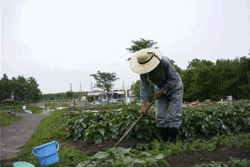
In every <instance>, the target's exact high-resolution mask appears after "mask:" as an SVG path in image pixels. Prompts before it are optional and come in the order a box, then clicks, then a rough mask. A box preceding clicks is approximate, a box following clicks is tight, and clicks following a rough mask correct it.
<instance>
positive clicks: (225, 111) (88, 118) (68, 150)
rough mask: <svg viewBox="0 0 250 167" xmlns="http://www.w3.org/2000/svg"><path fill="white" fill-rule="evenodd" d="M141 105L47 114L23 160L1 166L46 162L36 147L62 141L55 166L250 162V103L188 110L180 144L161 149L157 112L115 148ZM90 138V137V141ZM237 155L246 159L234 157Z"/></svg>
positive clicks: (67, 110) (25, 148)
mask: <svg viewBox="0 0 250 167" xmlns="http://www.w3.org/2000/svg"><path fill="white" fill-rule="evenodd" d="M139 108H140V107H139V106H133V105H129V106H128V107H124V108H123V109H122V111H112V110H101V111H99V112H98V113H92V112H83V113H81V114H79V115H78V114H75V113H72V112H69V109H64V110H55V111H54V112H52V113H51V115H49V116H48V117H46V118H44V119H43V120H42V121H41V123H40V125H39V126H38V128H37V130H36V132H35V133H34V134H33V136H32V138H31V139H30V140H29V142H28V143H27V144H26V145H25V146H23V147H21V153H20V155H19V156H18V157H17V158H12V159H7V160H4V161H2V162H0V163H1V164H8V163H9V164H11V162H14V161H17V160H25V161H27V162H30V163H32V164H34V165H35V166H40V164H39V162H38V160H37V157H35V156H34V155H33V154H32V153H31V151H32V148H34V147H35V146H38V145H42V144H44V143H47V142H50V141H57V142H58V143H59V144H60V150H59V158H60V161H59V162H58V163H56V164H54V165H51V166H78V167H81V166H84V164H86V165H85V166H91V165H92V166H95V165H96V166H98V165H101V166H105V165H106V166H112V165H113V166H168V165H167V164H169V166H171V167H172V166H173V167H175V166H178V167H179V166H195V165H201V164H203V163H210V162H211V161H216V162H218V163H219V162H221V163H225V164H228V163H242V164H243V163H245V164H246V163H247V162H245V161H243V160H244V159H246V160H248V161H249V160H250V159H249V157H250V149H249V148H250V129H249V123H250V122H249V116H250V107H249V103H247V102H245V103H237V104H235V105H233V106H216V107H210V108H209V107H206V108H186V109H184V110H183V116H182V126H181V128H180V133H179V135H178V142H177V144H176V145H175V146H173V145H171V146H168V145H166V146H165V147H164V148H162V147H161V145H160V143H159V142H158V141H157V140H156V139H157V138H158V137H159V132H158V131H157V129H156V128H155V123H156V122H155V119H154V116H155V110H154V109H150V110H149V113H148V115H147V116H146V117H143V119H142V120H141V121H140V122H139V123H138V124H137V125H136V126H135V128H134V130H133V131H131V133H130V134H129V135H128V137H129V138H128V139H124V140H123V141H122V142H121V144H120V145H119V147H118V148H116V149H107V148H112V147H113V146H114V145H115V143H116V142H117V141H118V140H119V139H120V137H121V136H122V135H123V134H124V133H125V132H126V130H127V129H128V128H129V127H130V126H131V124H133V122H134V121H135V120H136V119H137V118H138V117H139ZM85 140H86V141H85ZM230 157H232V158H237V159H239V160H242V161H236V160H234V159H233V160H232V159H230Z"/></svg>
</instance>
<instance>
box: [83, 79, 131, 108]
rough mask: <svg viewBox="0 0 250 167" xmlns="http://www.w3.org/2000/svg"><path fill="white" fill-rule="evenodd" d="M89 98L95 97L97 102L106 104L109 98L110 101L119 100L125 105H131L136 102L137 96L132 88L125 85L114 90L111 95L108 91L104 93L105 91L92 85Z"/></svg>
mask: <svg viewBox="0 0 250 167" xmlns="http://www.w3.org/2000/svg"><path fill="white" fill-rule="evenodd" d="M87 96H94V99H95V100H99V101H104V102H106V101H107V100H108V97H109V101H113V100H114V99H115V100H118V101H123V102H124V103H126V104H127V103H130V102H132V101H134V99H135V96H134V95H133V92H132V91H131V89H130V88H125V87H124V83H123V87H122V88H113V89H111V90H110V92H109V93H107V91H103V89H100V88H97V87H93V86H92V83H91V90H90V92H89V93H88V94H87Z"/></svg>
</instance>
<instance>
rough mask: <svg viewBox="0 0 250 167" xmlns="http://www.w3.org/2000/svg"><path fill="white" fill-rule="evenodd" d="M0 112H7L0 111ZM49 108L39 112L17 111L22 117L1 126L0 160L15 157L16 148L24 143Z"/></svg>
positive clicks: (16, 153) (47, 113)
mask: <svg viewBox="0 0 250 167" xmlns="http://www.w3.org/2000/svg"><path fill="white" fill-rule="evenodd" d="M0 111H1V112H7V111H2V110H0ZM49 111H50V109H49V108H48V109H46V110H44V111H43V112H42V113H41V114H27V113H18V115H20V116H21V117H22V118H23V119H21V120H20V121H18V122H15V123H14V124H12V125H9V126H6V127H0V128H1V141H0V148H1V157H0V161H1V160H3V159H6V158H12V157H16V156H17V155H18V152H19V151H20V150H19V149H18V148H19V147H21V146H23V145H24V144H26V143H27V142H28V141H29V139H30V138H31V136H32V134H33V133H34V132H35V131H36V128H37V126H38V125H39V123H40V121H41V120H42V119H43V118H44V117H46V116H48V115H49Z"/></svg>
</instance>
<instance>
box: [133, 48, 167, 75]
mask: <svg viewBox="0 0 250 167" xmlns="http://www.w3.org/2000/svg"><path fill="white" fill-rule="evenodd" d="M161 58H162V54H161V52H160V51H159V50H157V49H152V48H149V49H141V50H140V51H138V52H136V53H135V54H134V56H133V57H132V58H131V59H130V65H129V66H130V68H131V70H132V71H134V72H135V73H137V74H145V73H148V72H150V71H152V70H153V69H155V67H157V65H158V64H159V63H160V61H161Z"/></svg>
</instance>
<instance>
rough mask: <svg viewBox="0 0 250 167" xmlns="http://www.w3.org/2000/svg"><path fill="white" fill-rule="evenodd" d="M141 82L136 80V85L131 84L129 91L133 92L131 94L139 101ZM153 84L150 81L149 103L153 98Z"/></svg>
mask: <svg viewBox="0 0 250 167" xmlns="http://www.w3.org/2000/svg"><path fill="white" fill-rule="evenodd" d="M140 84H141V81H140V80H137V81H136V83H133V84H132V85H131V89H132V91H133V94H134V95H135V97H136V98H137V99H140V87H141V85H140ZM155 93H156V92H155V84H154V83H153V82H152V81H149V96H148V101H149V102H151V101H152V100H153V99H154V97H155Z"/></svg>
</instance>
